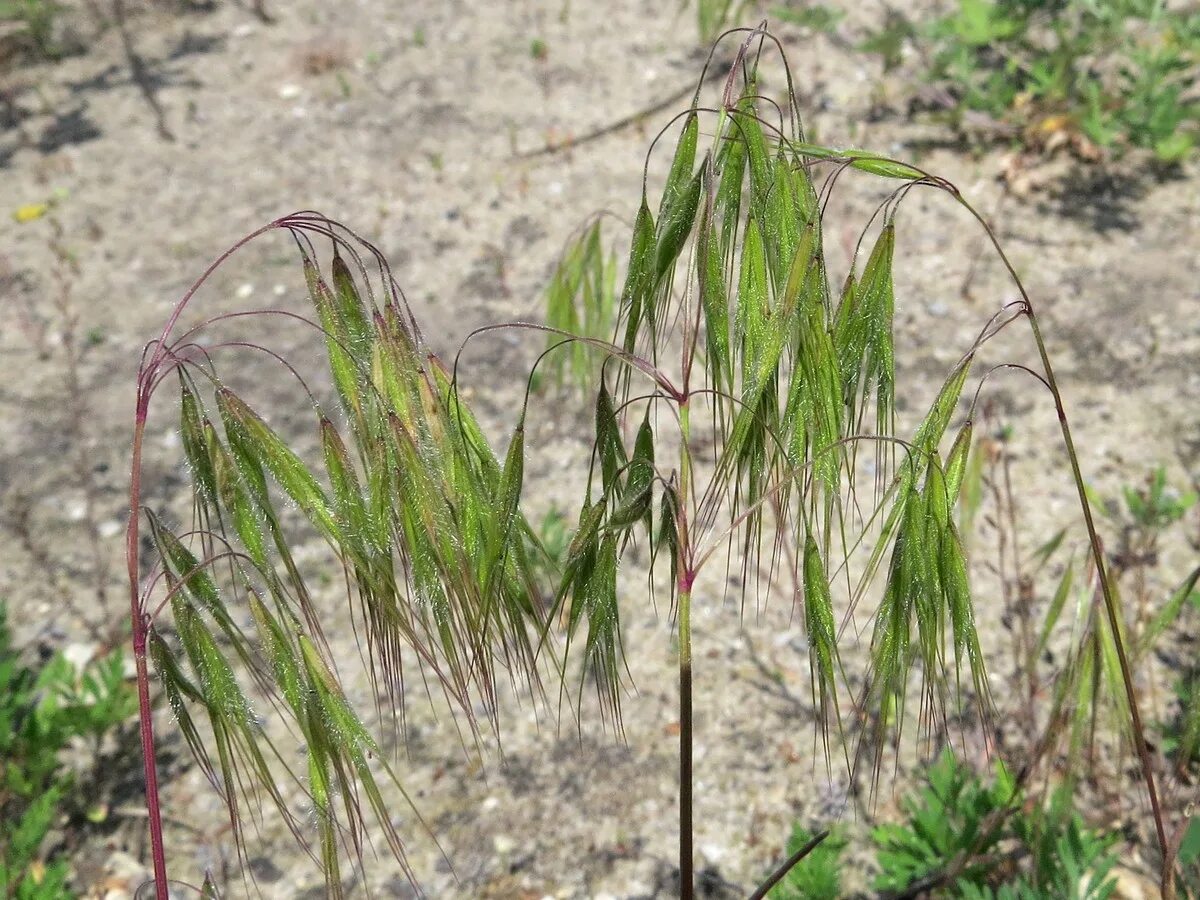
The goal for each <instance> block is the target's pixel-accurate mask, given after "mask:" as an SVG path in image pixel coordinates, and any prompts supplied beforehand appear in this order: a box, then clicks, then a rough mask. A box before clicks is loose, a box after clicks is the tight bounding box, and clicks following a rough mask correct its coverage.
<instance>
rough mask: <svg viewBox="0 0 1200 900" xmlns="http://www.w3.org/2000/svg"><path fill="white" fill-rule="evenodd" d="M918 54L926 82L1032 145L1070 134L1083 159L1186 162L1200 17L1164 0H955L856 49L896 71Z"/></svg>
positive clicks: (959, 113)
mask: <svg viewBox="0 0 1200 900" xmlns="http://www.w3.org/2000/svg"><path fill="white" fill-rule="evenodd" d="M906 43H912V44H914V45H915V46H916V48H917V51H918V52H917V54H916V55H917V57H918V58H919V59H920V65H921V66H922V69H923V73H922V74H923V77H924V78H926V79H927V80H928V81H930V82H932V83H933V84H934V85H936V86H938V87H939V88H941V89H942V90H944V91H945V92H946V94H948V95H949V96H950V97H952V98H953V102H954V105H953V107H952V108H950V110H949V114H950V118H951V121H952V122H954V123H955V124H956V125H960V126H961V125H962V124H963V121H964V113H965V112H966V111H968V110H970V111H974V112H976V113H982V114H985V115H986V116H988V117H990V118H991V119H992V120H994V122H996V123H997V124H998V125H999V126H1001V127H1000V128H997V129H995V131H994V133H995V134H997V135H1004V134H1012V133H1016V134H1017V135H1019V137H1020V140H1021V141H1022V142H1023V143H1025V144H1026V145H1028V146H1032V147H1045V146H1047V145H1053V144H1054V143H1055V142H1056V141H1057V140H1058V138H1059V136H1060V135H1061V136H1066V138H1067V139H1068V141H1069V142H1073V145H1074V147H1075V149H1076V150H1077V151H1078V152H1080V153H1081V154H1082V155H1084V156H1089V155H1092V152H1093V151H1092V149H1091V148H1093V147H1099V148H1102V149H1104V150H1107V151H1109V152H1111V153H1113V154H1117V155H1119V154H1121V153H1123V152H1125V151H1126V150H1129V149H1131V148H1139V149H1144V150H1147V151H1149V152H1151V153H1152V154H1153V155H1154V157H1155V158H1156V159H1157V160H1159V161H1160V162H1162V163H1166V164H1171V163H1176V162H1179V161H1180V160H1182V159H1184V158H1185V157H1187V156H1188V155H1189V154H1190V153H1191V150H1192V148H1193V146H1194V144H1195V141H1196V137H1197V129H1198V128H1200V104H1198V103H1197V102H1196V101H1195V100H1194V99H1192V93H1193V92H1192V87H1193V86H1194V85H1195V83H1196V72H1197V65H1196V64H1197V59H1198V54H1200V15H1198V14H1196V13H1195V12H1194V11H1193V12H1185V11H1179V10H1177V9H1174V8H1168V7H1167V4H1166V3H1164V2H1162V0H1106V2H1100V3H1097V2H1093V0H958V3H957V8H956V9H955V10H954V11H953V12H951V13H949V14H947V15H943V16H940V17H937V18H934V19H931V20H927V21H925V22H921V23H913V22H912V21H911V20H909V19H908V18H907V17H904V16H900V15H897V16H894V17H893V18H892V19H891V20H890V21H889V22H888V24H887V25H886V26H885V27H884V28H883V29H882V30H880V31H879V32H877V33H876V34H874V35H872V36H871V37H870V38H869V39H868V40H867V41H866V42H865V43H864V44H863V45H862V46H863V47H864V49H867V50H869V51H872V52H875V53H878V54H879V55H881V56H882V57H883V59H884V64H885V69H891V68H894V67H896V66H899V65H900V63H901V58H902V57H901V51H902V48H903V47H904V45H905V44H906Z"/></svg>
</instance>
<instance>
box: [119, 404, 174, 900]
mask: <svg viewBox="0 0 1200 900" xmlns="http://www.w3.org/2000/svg"><path fill="white" fill-rule="evenodd" d="M148 407H149V397H148V396H146V395H145V394H144V393H143V391H142V385H140V384H139V389H138V402H137V418H136V420H135V424H134V428H133V453H132V457H133V466H132V470H131V472H130V476H129V525H128V526H127V527H126V529H125V561H126V564H127V565H128V567H129V625H130V628H131V630H132V632H133V661H134V665H135V667H136V669H137V692H138V719H139V726H140V729H139V730H140V733H141V739H142V771H143V773H144V774H145V779H146V813H147V817H148V822H149V827H150V856H151V858H152V859H153V863H154V896H155V898H156V900H168V893H167V857H166V852H165V851H164V848H163V831H162V808H161V804H160V802H159V796H158V762H157V756H156V755H155V751H154V718H153V712H152V710H151V708H150V673H149V671H148V669H147V667H146V639H147V637H148V636H149V632H150V618H149V616H147V615H146V612H145V610H143V609H142V602H141V597H140V595H139V591H138V581H139V579H138V525H139V519H140V514H139V510H140V509H141V494H142V438H143V436H144V435H145V432H146V413H147V411H148Z"/></svg>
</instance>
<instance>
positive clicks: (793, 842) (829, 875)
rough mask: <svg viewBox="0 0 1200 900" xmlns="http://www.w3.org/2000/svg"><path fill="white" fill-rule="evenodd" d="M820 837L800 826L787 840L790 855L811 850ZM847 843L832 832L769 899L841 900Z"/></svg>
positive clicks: (841, 835)
mask: <svg viewBox="0 0 1200 900" xmlns="http://www.w3.org/2000/svg"><path fill="white" fill-rule="evenodd" d="M816 838H817V835H816V834H815V833H814V832H812V831H810V830H809V829H807V828H804V827H803V826H801V825H799V824H797V825H796V827H795V828H793V829H792V836H791V837H790V838H789V839H788V843H787V854H788V856H792V855H793V854H796V853H799V852H800V851H801V850H803V849H804V848H805V847H808V846H809V845H810V844H811V843H812V841H813V840H815V839H816ZM846 844H847V840H846V837H845V835H843V834H842V833H840V832H839V831H836V830H835V831H833V832H832V833H830V834H829V835H827V836H826V837H825V839H824V840H822V841H821V843H819V844H817V846H816V847H814V848H813V849H812V850H810V851H809V853H808V854H807V855H806V856H804V857H803V858H802V859H801V860H800V862H798V863H797V864H796V865H795V866H793V867H792V868H791V869H790V870H788V873H787V875H785V876H784V878H783V880H782V881H780V882H779V884H777V885H776V886H775V887H773V888H771V891H770V893H768V894H767V897H769V898H770V900H840V898H841V897H843V896H844V894H843V893H842V865H843V863H842V851H844V850H845V849H846Z"/></svg>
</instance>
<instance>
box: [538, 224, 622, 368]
mask: <svg viewBox="0 0 1200 900" xmlns="http://www.w3.org/2000/svg"><path fill="white" fill-rule="evenodd" d="M616 279H617V259H616V254H615V253H612V252H609V251H606V250H605V249H604V238H603V231H602V228H601V220H600V219H599V218H597V219H596V220H595V221H594V222H592V224H590V225H589V226H587V227H586V228H584V230H583V233H582V234H580V235H579V236H577V237H575V238H574V239H572V240H571V241H570V242H569V243H568V245H567V248H566V250H565V251H564V252H563V254H562V257H561V258H560V260H559V263H558V265H557V266H556V267H555V269H554V274H553V275H552V276H551V278H550V284H549V285H548V286H547V288H546V297H545V301H546V324H547V325H548V326H549V327H550V328H551V329H553V331H552V332H551V333H550V335H549V336H548V338H547V344H546V364H545V365H546V368H547V369H548V370H549V373H550V375H551V376H552V377H553V378H554V380H555V381H556V382H558V383H559V384H562V382H563V381H564V379H565V377H566V376H567V375H569V376H570V377H571V379H572V380H573V381H574V382H575V383H576V384H577V385H578V386H580V388H581V389H586V388H587V387H588V386H589V385H590V384H592V383H593V380H594V378H595V375H596V372H597V371H598V370H599V364H600V360H599V358H598V357H597V354H596V353H595V351H594V350H592V349H591V348H590V347H588V346H587V345H586V344H585V343H582V342H579V341H569V340H567V339H566V338H564V337H563V336H564V335H579V336H581V337H588V338H596V339H599V340H606V339H608V338H609V337H611V336H612V329H613V322H614V317H615V315H616V310H617V303H618V297H617V287H616ZM556 350H561V351H562V352H555V351H556Z"/></svg>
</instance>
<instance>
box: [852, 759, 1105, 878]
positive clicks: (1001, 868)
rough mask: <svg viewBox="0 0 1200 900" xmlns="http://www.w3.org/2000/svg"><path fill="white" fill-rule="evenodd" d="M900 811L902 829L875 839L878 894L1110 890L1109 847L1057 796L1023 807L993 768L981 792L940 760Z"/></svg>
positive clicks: (957, 765)
mask: <svg viewBox="0 0 1200 900" xmlns="http://www.w3.org/2000/svg"><path fill="white" fill-rule="evenodd" d="M901 806H902V808H903V810H904V812H905V814H906V817H907V818H906V819H905V820H904V821H903V822H901V823H898V824H887V825H881V826H879V827H877V828H876V829H875V831H874V841H875V843H876V846H877V848H878V857H877V858H878V864H879V868H880V870H881V871H880V874H879V875H878V876H877V877H876V879H875V887H876V889H878V890H880V891H884V892H894V893H904V894H906V895H909V896H915V895H916V893H914V892H929V891H935V890H936V891H940V892H945V893H946V894H947V895H949V896H952V897H961V898H966V900H1035V898H1047V897H1055V898H1064V900H1106V898H1108V897H1109V896H1111V894H1112V892H1113V890H1114V887H1115V884H1114V882H1113V881H1112V879H1110V878H1109V877H1108V873H1109V871H1110V870H1111V869H1112V867H1113V865H1114V864H1115V858H1114V857H1113V855H1112V853H1111V850H1112V846H1113V843H1114V838H1113V837H1102V836H1099V835H1097V834H1096V833H1095V832H1093V831H1091V830H1089V829H1088V828H1087V827H1086V826H1085V825H1084V823H1083V820H1082V819H1081V818H1080V816H1079V815H1078V814H1077V813H1076V812H1075V811H1074V809H1073V808H1072V807H1071V803H1070V795H1069V794H1068V793H1067V792H1066V791H1064V790H1060V791H1058V792H1056V793H1055V794H1054V795H1053V797H1052V798H1051V800H1050V801H1049V803H1047V804H1045V805H1044V806H1042V805H1039V804H1038V803H1036V802H1035V801H1032V800H1030V799H1029V798H1026V797H1025V796H1024V795H1023V792H1022V791H1021V790H1020V788H1019V787H1018V784H1017V782H1016V781H1015V780H1014V779H1013V777H1012V776H1011V775H1010V774H1009V773H1008V770H1007V769H1006V768H1005V767H1004V766H1003V765H1002V764H1000V763H997V765H996V770H995V777H994V779H993V781H992V783H991V784H984V783H983V782H982V780H981V779H980V778H979V777H978V776H977V775H975V774H974V773H973V772H971V770H970V769H969V768H967V767H966V766H964V765H963V764H962V763H961V762H960V761H959V760H958V759H957V758H956V757H955V756H954V755H953V754H952V753H951V752H950V751H949V750H946V751H944V752H943V754H942V755H941V757H940V758H939V759H938V760H937V762H936V763H934V765H933V766H932V767H931V768H930V770H929V775H928V782H927V784H926V785H925V786H924V787H922V788H921V789H920V790H919V792H918V793H916V794H909V795H907V796H905V798H904V799H903V801H902V803H901Z"/></svg>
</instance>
